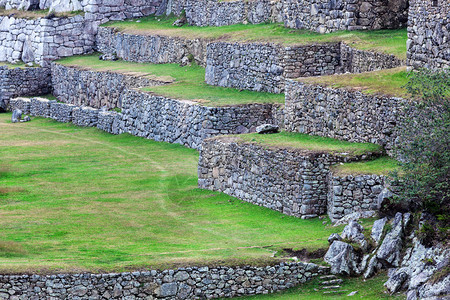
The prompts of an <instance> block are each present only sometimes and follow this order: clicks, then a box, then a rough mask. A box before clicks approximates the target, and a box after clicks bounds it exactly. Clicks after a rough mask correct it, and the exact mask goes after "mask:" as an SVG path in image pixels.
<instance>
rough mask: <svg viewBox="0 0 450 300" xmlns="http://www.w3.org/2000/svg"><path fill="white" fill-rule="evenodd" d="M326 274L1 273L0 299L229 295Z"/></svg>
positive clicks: (304, 270)
mask: <svg viewBox="0 0 450 300" xmlns="http://www.w3.org/2000/svg"><path fill="white" fill-rule="evenodd" d="M328 272H329V268H326V267H321V266H317V265H315V264H312V263H302V262H297V263H281V264H278V265H275V266H267V267H250V266H246V267H216V268H209V267H191V268H180V269H176V270H164V271H156V270H151V271H141V272H130V273H128V272H127V273H110V274H58V275H0V298H1V299H5V300H12V299H47V298H51V299H99V298H102V299H111V298H113V299H119V298H120V299H211V298H229V297H235V296H244V295H256V294H268V293H273V292H275V291H280V290H284V289H287V288H290V287H293V286H295V285H298V284H300V283H304V282H306V281H308V280H310V279H312V278H314V277H316V276H318V275H323V274H328Z"/></svg>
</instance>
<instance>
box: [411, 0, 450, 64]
mask: <svg viewBox="0 0 450 300" xmlns="http://www.w3.org/2000/svg"><path fill="white" fill-rule="evenodd" d="M407 57H408V65H410V66H412V67H415V68H420V67H426V68H432V69H440V68H450V2H449V1H448V0H410V7H409V25H408V42H407Z"/></svg>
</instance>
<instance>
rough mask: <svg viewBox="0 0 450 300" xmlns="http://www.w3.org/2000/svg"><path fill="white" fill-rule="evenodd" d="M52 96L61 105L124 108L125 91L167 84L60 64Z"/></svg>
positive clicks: (55, 66)
mask: <svg viewBox="0 0 450 300" xmlns="http://www.w3.org/2000/svg"><path fill="white" fill-rule="evenodd" d="M51 73H52V86H53V94H54V95H55V96H56V97H57V98H58V100H59V101H62V102H65V103H71V104H75V105H78V106H81V105H85V106H90V107H94V108H101V107H106V108H108V109H109V108H116V107H121V103H120V96H121V95H122V94H123V93H124V90H125V89H126V88H139V87H145V86H155V85H162V84H165V83H167V82H165V81H162V80H157V79H153V78H150V77H149V76H138V75H126V74H121V73H115V72H103V71H102V72H97V71H91V70H83V69H80V68H77V67H67V66H63V65H60V64H57V63H52V65H51Z"/></svg>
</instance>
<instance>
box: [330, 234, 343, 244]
mask: <svg viewBox="0 0 450 300" xmlns="http://www.w3.org/2000/svg"><path fill="white" fill-rule="evenodd" d="M334 241H342V238H341V236H340V235H339V234H338V233H332V234H331V235H330V236H329V237H328V243H329V244H333V242H334Z"/></svg>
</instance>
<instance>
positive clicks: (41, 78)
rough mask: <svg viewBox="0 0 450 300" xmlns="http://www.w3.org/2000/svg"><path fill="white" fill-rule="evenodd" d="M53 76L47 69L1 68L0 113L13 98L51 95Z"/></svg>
mask: <svg viewBox="0 0 450 300" xmlns="http://www.w3.org/2000/svg"><path fill="white" fill-rule="evenodd" d="M50 91H51V74H50V70H49V69H45V68H9V67H7V66H0V111H2V110H6V109H7V108H8V105H9V101H10V99H11V98H15V97H18V96H36V95H45V94H49V93H50Z"/></svg>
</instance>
